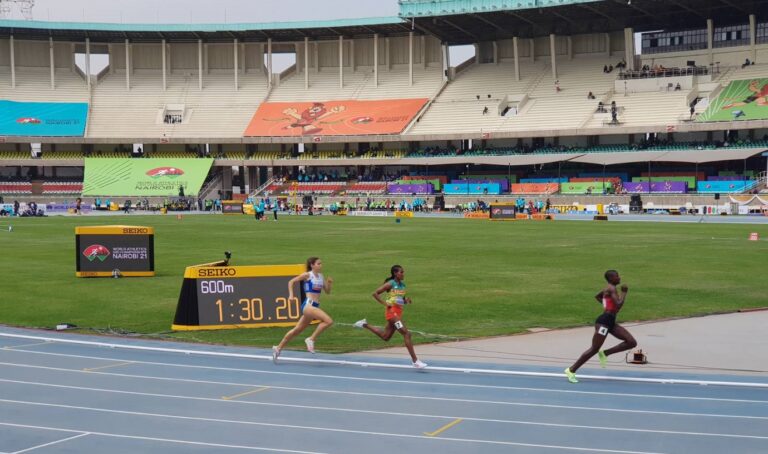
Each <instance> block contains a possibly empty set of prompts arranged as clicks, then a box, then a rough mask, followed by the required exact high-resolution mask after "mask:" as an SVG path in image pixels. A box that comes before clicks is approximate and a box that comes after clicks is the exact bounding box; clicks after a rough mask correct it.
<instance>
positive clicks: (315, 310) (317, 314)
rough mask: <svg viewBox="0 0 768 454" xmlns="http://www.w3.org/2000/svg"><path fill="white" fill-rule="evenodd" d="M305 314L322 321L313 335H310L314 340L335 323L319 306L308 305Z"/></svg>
mask: <svg viewBox="0 0 768 454" xmlns="http://www.w3.org/2000/svg"><path fill="white" fill-rule="evenodd" d="M304 314H305V315H308V316H310V317H312V319H316V320H320V323H319V324H318V325H317V328H315V332H314V333H312V335H311V336H309V338H310V339H312V342H314V341H315V340H316V339H317V336H319V335H320V333H322V332H323V331H325V330H326V329H327V328H330V326H331V325H333V319H332V318H331V317H330V316H329V315H328V314H326V313H325V311H324V310H322V309H320V308H319V307H313V306H307V307H306V308H305V309H304Z"/></svg>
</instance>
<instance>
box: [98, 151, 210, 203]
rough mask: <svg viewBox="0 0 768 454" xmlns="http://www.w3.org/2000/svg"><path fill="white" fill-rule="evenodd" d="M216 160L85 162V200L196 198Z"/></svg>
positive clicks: (103, 159)
mask: <svg viewBox="0 0 768 454" xmlns="http://www.w3.org/2000/svg"><path fill="white" fill-rule="evenodd" d="M212 164H213V159H167V158H152V159H130V158H128V159H107V158H85V177H84V180H83V195H84V196H112V197H114V196H171V197H174V196H178V195H179V188H180V187H183V188H184V195H186V196H194V195H197V193H198V192H199V191H200V187H202V185H203V182H204V181H205V177H206V176H207V175H208V171H209V170H211V165H212Z"/></svg>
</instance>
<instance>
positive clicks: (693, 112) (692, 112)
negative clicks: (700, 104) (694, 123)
mask: <svg viewBox="0 0 768 454" xmlns="http://www.w3.org/2000/svg"><path fill="white" fill-rule="evenodd" d="M695 113H696V107H695V106H691V120H693V115H694V114H695Z"/></svg>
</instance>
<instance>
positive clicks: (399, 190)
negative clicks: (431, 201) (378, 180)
mask: <svg viewBox="0 0 768 454" xmlns="http://www.w3.org/2000/svg"><path fill="white" fill-rule="evenodd" d="M387 192H388V193H390V194H432V193H434V192H435V191H434V188H433V187H432V185H431V184H388V185H387Z"/></svg>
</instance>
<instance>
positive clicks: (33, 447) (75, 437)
mask: <svg viewBox="0 0 768 454" xmlns="http://www.w3.org/2000/svg"><path fill="white" fill-rule="evenodd" d="M87 435H90V434H89V433H88V432H85V433H81V434H79V435H74V436H71V437H68V438H63V439H61V440H56V441H52V442H50V443H46V444H44V445H38V446H32V447H31V448H27V449H22V450H21V451H16V452H14V453H13V454H21V453H22V452H29V451H34V450H36V449H40V448H45V447H46V446H52V445H57V444H59V443H64V442H65V441H70V440H74V439H77V438H81V437H85V436H87Z"/></svg>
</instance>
